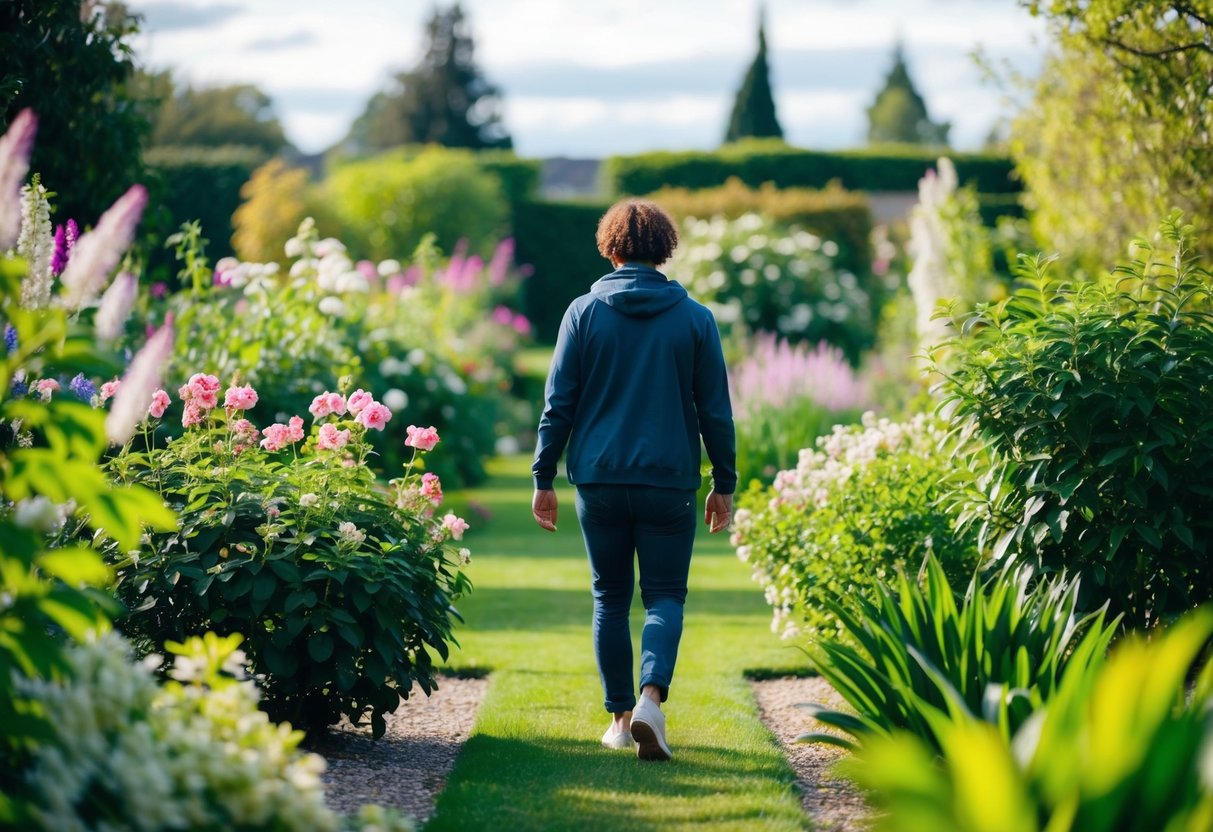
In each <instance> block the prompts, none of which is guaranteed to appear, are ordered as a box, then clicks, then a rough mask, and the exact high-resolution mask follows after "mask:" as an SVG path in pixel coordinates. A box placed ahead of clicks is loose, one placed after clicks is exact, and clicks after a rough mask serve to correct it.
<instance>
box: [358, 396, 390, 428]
mask: <svg viewBox="0 0 1213 832" xmlns="http://www.w3.org/2000/svg"><path fill="white" fill-rule="evenodd" d="M391 418H392V411H391V410H389V409H388V408H387V406H386V405H382V404H380V403H379V402H371V403H370V404H368V405H367V406H366V407H364V408H363V409H362V411H361V412H360V413H359V414H358V416H357V422H358V424H360V425H362V426H363V427H365V428H368V429H370V428H373V429H374V430H383V428H384V426H385V425H387V423H388V422H389V421H390V420H391Z"/></svg>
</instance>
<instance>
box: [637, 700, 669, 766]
mask: <svg viewBox="0 0 1213 832" xmlns="http://www.w3.org/2000/svg"><path fill="white" fill-rule="evenodd" d="M632 738H633V739H635V740H636V756H637V757H639V758H640V759H641V760H668V759H670V758H671V757H673V756H674V755H673V753H671V751H670V747H669V746H668V745H666V743H665V714H664V713H662V711H661V708H659V707H658V706H657V703H656V702H654V701H653V700H652V699H649V697H647V696H645V695H644V694H641V696H640V701H639V702H637V703H636V709H635V710H634V711H632Z"/></svg>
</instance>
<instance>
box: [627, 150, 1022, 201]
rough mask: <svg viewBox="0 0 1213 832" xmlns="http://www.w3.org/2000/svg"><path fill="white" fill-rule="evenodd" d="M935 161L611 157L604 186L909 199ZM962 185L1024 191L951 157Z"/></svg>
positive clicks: (917, 154)
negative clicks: (766, 189)
mask: <svg viewBox="0 0 1213 832" xmlns="http://www.w3.org/2000/svg"><path fill="white" fill-rule="evenodd" d="M938 156H939V154H938V153H933V152H930V151H926V150H921V149H916V148H915V149H911V148H905V149H902V148H898V149H895V150H881V149H871V150H868V149H864V150H841V151H836V152H825V151H817V150H800V149H798V148H793V147H788V146H786V145H772V144H767V143H763V144H760V145H757V146H753V145H746V144H742V145H736V146H727V145H726V146H725V147H723V148H721V149H719V150H715V151H677V152H676V151H658V152H653V153H642V154H639V155H636V156H612V157H610V158H608V159H607V160H606V161H605V162H604V165H605V181H606V183H607V185H608V187H609V188H611V190H612V192H613V193H617V194H647V193H652V192H653V191H656V190H658V189H660V188H663V187H674V188H691V189H696V188H713V187H716V186H719V185H723V184H724V183H725V182H726V181H727V180H728V179H729V178H730V177H733V176H736V177H737V178H739V179H740V180H741V181H742V182H744V183H745V184H747V185H749V186H751V187H758V186H760V185H762V184H763V183H765V182H772V183H774V185H775V186H776V187H778V188H793V187H795V188H824V187H825V186H826V185H827V184H829V183H830V181H832V180H837V182H838V183H839V184H840V185H842V187H844V188H847V189H848V190H855V191H913V190H917V188H918V180H919V179H921V178H922V176H923V174H924V173H926V171H927V170H928V169H930V168H933V167H934V166H935V163H936V160H937V159H938ZM948 156H949V157H950V158H951V159H952V161H953V162H954V163H955V165H956V172H957V174H958V175H959V176H960V180H961V183H962V184H968V183H973V184H975V185H976V186H977V190H978V192H979V193H983V194H1003V193H1016V192H1018V191H1020V190H1021V189H1022V186H1021V184H1020V182H1019V180H1018V179H1016V178H1015V176H1014V169H1015V167H1014V164H1013V163H1012V162H1011V160H1010V159H1009V158H1007V157H1004V156H995V155H990V154H983V153H949V154H948Z"/></svg>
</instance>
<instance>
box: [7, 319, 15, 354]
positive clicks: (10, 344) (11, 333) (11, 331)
mask: <svg viewBox="0 0 1213 832" xmlns="http://www.w3.org/2000/svg"><path fill="white" fill-rule="evenodd" d="M17 344H18V341H17V330H16V328H15V327H14V326H13V325H12V324H5V325H4V346H5V347H7V348H8V354H9V355H12V354H13V353H15V352H16V351H17Z"/></svg>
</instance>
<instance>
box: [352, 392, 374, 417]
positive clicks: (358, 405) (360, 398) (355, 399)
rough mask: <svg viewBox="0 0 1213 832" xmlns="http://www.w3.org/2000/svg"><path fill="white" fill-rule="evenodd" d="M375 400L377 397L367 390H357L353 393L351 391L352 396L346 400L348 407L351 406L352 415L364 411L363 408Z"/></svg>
mask: <svg viewBox="0 0 1213 832" xmlns="http://www.w3.org/2000/svg"><path fill="white" fill-rule="evenodd" d="M374 401H375V397H374V396H372V395H371V394H370V393H368V392H366V391H365V390H355V391H354V392H353V393H350V398H349V400H348V401H347V402H346V407H348V408H349V411H350V415H352V416H357V415H358V414H359V413H361V412H362V408H364V407H366V406H367V405H368V404H371V403H372V402H374Z"/></svg>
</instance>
